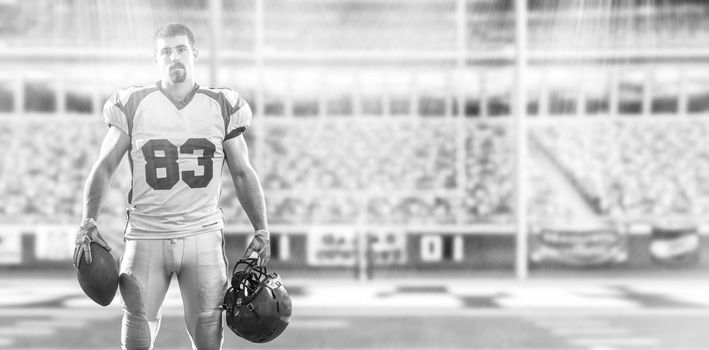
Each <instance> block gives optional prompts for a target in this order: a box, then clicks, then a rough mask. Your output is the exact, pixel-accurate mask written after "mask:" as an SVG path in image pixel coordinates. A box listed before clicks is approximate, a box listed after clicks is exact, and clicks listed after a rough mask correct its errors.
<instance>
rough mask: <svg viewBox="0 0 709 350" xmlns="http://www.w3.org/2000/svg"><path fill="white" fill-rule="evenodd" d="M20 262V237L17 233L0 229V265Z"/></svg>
mask: <svg viewBox="0 0 709 350" xmlns="http://www.w3.org/2000/svg"><path fill="white" fill-rule="evenodd" d="M21 262H22V235H21V234H20V232H19V231H16V230H9V229H2V228H0V265H17V264H20V263H21Z"/></svg>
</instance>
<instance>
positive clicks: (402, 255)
mask: <svg viewBox="0 0 709 350" xmlns="http://www.w3.org/2000/svg"><path fill="white" fill-rule="evenodd" d="M367 237H368V238H369V246H368V247H369V254H370V255H369V256H370V261H371V262H372V264H374V265H378V266H392V265H404V264H406V262H407V261H408V259H407V253H406V234H404V232H402V231H396V230H394V231H370V232H367Z"/></svg>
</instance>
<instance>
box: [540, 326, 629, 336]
mask: <svg viewBox="0 0 709 350" xmlns="http://www.w3.org/2000/svg"><path fill="white" fill-rule="evenodd" d="M551 332H552V333H554V335H557V336H577V335H586V336H588V335H605V336H609V335H618V336H629V335H631V332H630V330H628V329H625V328H571V327H569V328H553V329H551Z"/></svg>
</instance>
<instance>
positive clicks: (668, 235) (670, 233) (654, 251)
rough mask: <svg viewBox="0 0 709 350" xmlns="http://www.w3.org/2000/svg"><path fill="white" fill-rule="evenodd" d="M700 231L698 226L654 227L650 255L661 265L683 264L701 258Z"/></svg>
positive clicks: (694, 261)
mask: <svg viewBox="0 0 709 350" xmlns="http://www.w3.org/2000/svg"><path fill="white" fill-rule="evenodd" d="M699 246H700V244H699V232H698V229H697V228H696V227H660V226H654V227H653V228H652V236H651V239H650V245H649V250H650V256H651V257H652V260H653V261H654V262H655V263H657V264H659V265H666V266H682V265H689V264H692V263H696V262H697V261H698V260H699Z"/></svg>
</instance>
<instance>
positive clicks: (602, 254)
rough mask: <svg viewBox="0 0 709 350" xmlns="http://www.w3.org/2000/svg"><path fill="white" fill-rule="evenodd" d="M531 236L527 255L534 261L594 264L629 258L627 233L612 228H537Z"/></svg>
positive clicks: (575, 264) (573, 264)
mask: <svg viewBox="0 0 709 350" xmlns="http://www.w3.org/2000/svg"><path fill="white" fill-rule="evenodd" d="M532 237H533V239H532V246H531V248H532V249H531V250H530V254H531V256H530V259H531V261H532V262H534V263H558V264H562V265H570V266H594V265H606V264H617V263H622V262H625V261H626V260H627V259H628V240H627V236H626V235H625V234H624V233H621V232H619V231H618V230H616V229H613V228H600V229H586V230H584V229H572V228H569V229H550V228H540V229H538V230H536V232H534V234H533V235H532Z"/></svg>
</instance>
